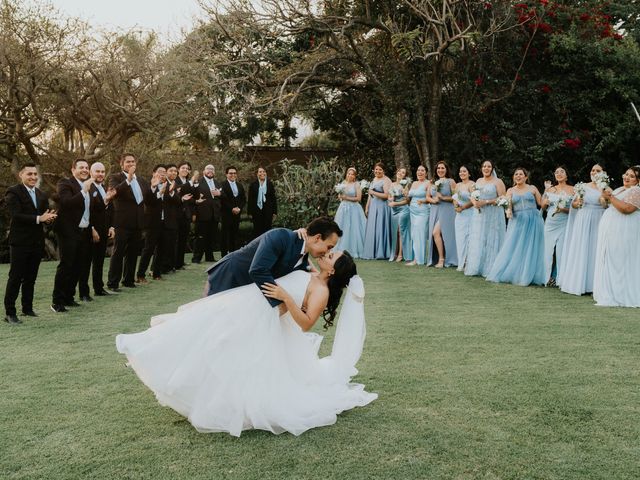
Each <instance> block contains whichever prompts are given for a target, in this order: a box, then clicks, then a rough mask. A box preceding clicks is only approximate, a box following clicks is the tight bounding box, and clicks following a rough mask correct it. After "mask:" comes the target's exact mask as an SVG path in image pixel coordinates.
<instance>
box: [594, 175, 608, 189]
mask: <svg viewBox="0 0 640 480" xmlns="http://www.w3.org/2000/svg"><path fill="white" fill-rule="evenodd" d="M593 181H594V182H595V184H596V186H597V187H598V188H599V189H600V190H602V191H603V192H604V191H605V190H606V189H607V188H609V175H607V172H600V173H596V174H595V175H594V176H593Z"/></svg>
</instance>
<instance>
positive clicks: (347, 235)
mask: <svg viewBox="0 0 640 480" xmlns="http://www.w3.org/2000/svg"><path fill="white" fill-rule="evenodd" d="M335 221H336V223H337V224H338V226H339V227H340V229H341V230H342V237H340V239H339V240H338V244H337V245H336V247H335V248H336V250H348V251H349V253H350V254H351V256H352V257H353V258H361V257H362V252H363V250H364V231H365V226H366V223H367V218H366V217H365V216H364V210H363V209H362V206H361V205H360V204H359V203H358V202H348V201H346V200H343V201H342V202H340V206H338V211H337V212H336V217H335Z"/></svg>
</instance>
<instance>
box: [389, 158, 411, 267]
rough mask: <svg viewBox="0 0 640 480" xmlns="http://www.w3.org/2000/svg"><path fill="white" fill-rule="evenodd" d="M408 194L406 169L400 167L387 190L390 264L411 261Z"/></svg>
mask: <svg viewBox="0 0 640 480" xmlns="http://www.w3.org/2000/svg"><path fill="white" fill-rule="evenodd" d="M408 192H409V183H408V179H407V169H406V168H404V167H400V168H399V169H398V170H397V171H396V181H395V182H394V183H392V184H391V189H390V190H389V206H390V207H391V257H389V261H390V262H393V261H394V260H395V261H396V262H401V261H402V260H403V258H404V260H407V261H411V260H413V250H412V248H411V218H410V213H409V197H407V193H408ZM398 239H400V241H398Z"/></svg>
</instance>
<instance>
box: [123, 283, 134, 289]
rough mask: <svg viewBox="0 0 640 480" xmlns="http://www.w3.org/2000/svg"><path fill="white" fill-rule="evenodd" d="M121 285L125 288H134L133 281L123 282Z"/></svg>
mask: <svg viewBox="0 0 640 480" xmlns="http://www.w3.org/2000/svg"><path fill="white" fill-rule="evenodd" d="M122 286H123V287H127V288H136V284H135V283H123V284H122Z"/></svg>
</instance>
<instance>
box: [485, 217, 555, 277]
mask: <svg viewBox="0 0 640 480" xmlns="http://www.w3.org/2000/svg"><path fill="white" fill-rule="evenodd" d="M543 249H544V222H543V221H542V217H541V216H540V212H539V211H538V210H536V209H527V210H521V211H516V212H515V213H514V216H513V218H512V219H511V220H510V221H509V226H508V227H507V234H506V236H505V239H504V243H503V244H502V248H501V249H500V252H499V253H498V256H497V257H496V260H495V262H494V263H493V267H491V271H490V272H489V275H487V280H488V281H490V282H499V283H513V284H514V285H522V286H527V285H544V284H545V276H544V275H545V269H544V251H543Z"/></svg>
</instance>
